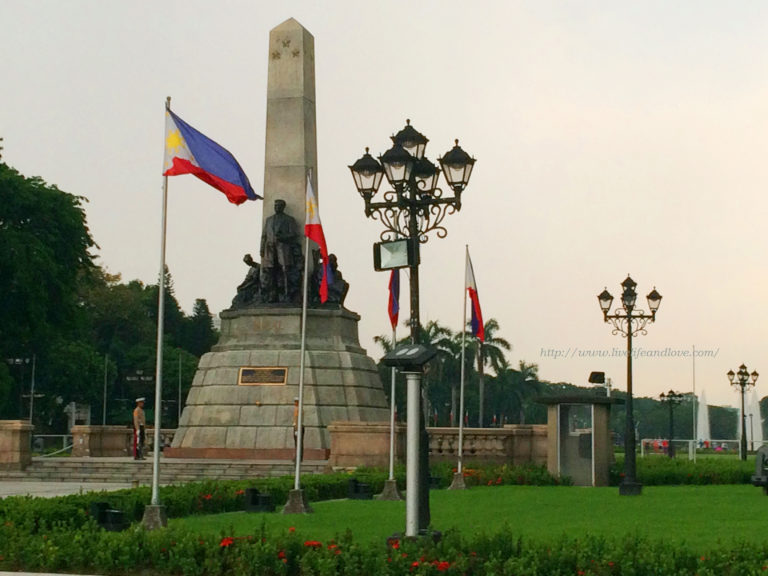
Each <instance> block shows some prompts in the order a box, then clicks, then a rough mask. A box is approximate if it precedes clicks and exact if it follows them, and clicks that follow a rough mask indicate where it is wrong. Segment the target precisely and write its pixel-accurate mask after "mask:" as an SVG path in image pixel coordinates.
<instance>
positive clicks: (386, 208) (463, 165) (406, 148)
mask: <svg viewBox="0 0 768 576" xmlns="http://www.w3.org/2000/svg"><path fill="white" fill-rule="evenodd" d="M391 139H392V147H391V148H390V149H389V150H387V151H386V152H384V153H383V154H382V155H381V156H379V160H378V161H377V160H376V159H375V158H373V156H371V155H370V153H369V152H368V150H369V149H368V148H366V149H365V154H364V155H363V156H362V157H361V158H359V159H358V160H357V161H356V162H355V163H354V164H353V165H352V166H350V167H349V169H350V170H351V171H352V178H353V179H354V181H355V187H356V188H357V191H358V193H359V194H360V196H361V197H362V198H363V200H364V202H365V215H366V217H368V218H371V219H373V220H379V221H380V222H381V223H382V224H383V225H384V231H383V232H382V233H381V235H380V238H381V240H382V245H383V244H386V243H388V242H395V241H397V240H401V241H402V240H403V239H405V240H406V243H407V261H399V262H397V263H396V264H395V265H393V266H390V267H392V268H394V267H405V266H407V267H408V268H409V269H410V298H411V300H410V309H411V315H410V321H409V326H410V331H411V343H412V344H419V343H420V342H419V332H420V328H421V322H420V319H419V245H420V244H422V243H424V242H427V240H428V239H429V234H430V233H431V232H435V233H436V234H437V237H438V238H444V237H445V236H446V235H447V233H448V231H447V230H446V229H445V227H444V226H443V220H444V219H445V216H446V215H448V214H453V213H454V212H457V211H459V210H461V194H462V192H463V191H464V189H465V188H466V187H467V184H468V182H469V177H470V175H471V174H472V168H473V166H474V164H475V159H474V158H472V157H470V156H469V154H467V153H466V152H464V150H462V149H461V147H460V146H459V141H458V140H456V144H455V146H454V147H453V148H452V149H451V150H449V151H448V152H447V153H446V154H445V155H444V156H443V157H442V158H438V162H439V164H440V168H438V167H437V166H435V165H434V164H433V163H432V162H431V161H430V160H429V159H428V158H427V157H426V156H424V151H425V149H426V146H427V142H429V139H428V138H427V137H426V136H424V135H423V134H421V133H419V132H417V131H416V130H415V129H414V128H413V126H411V122H410V120H407V121H406V126H405V128H403V129H402V130H400V132H398V133H397V134H395V135H394V136H392V137H391ZM440 172H442V173H443V176H444V178H445V181H446V183H447V184H448V188H449V189H450V192H452V195H451V194H450V193H448V194H445V193H444V192H443V190H442V189H440V188H439V187H438V186H437V185H438V177H439V175H440ZM385 175H386V177H387V181H388V182H389V184H390V186H391V187H392V190H389V191H387V192H384V193H383V194H381V195H380V196H379V197H377V196H376V195H377V192H378V190H379V186H380V185H381V181H382V178H383V177H384V176H385ZM381 268H385V266H384V265H383V264H382V266H381ZM420 387H421V375H420V374H418V375H417V377H411V378H409V379H408V391H407V404H408V414H409V418H408V432H407V435H408V438H413V437H414V436H413V435H412V434H411V427H412V426H419V442H415V443H414V442H408V446H407V450H408V455H407V457H406V459H407V462H408V463H409V464H410V465H409V466H408V468H407V470H406V476H407V477H408V478H407V479H406V480H407V481H408V479H413V480H412V482H411V483H409V486H416V487H417V488H418V490H417V492H418V494H414V493H412V492H413V491H412V490H408V492H407V494H406V511H407V519H406V535H407V536H414V535H415V533H414V530H415V529H418V530H424V529H426V528H427V526H428V525H429V485H428V481H427V480H428V474H429V471H428V463H429V460H428V458H429V455H428V437H427V433H426V428H425V426H424V422H423V419H422V418H420V417H414V416H413V415H418V414H419V413H420V410H419V408H418V407H419V391H420ZM414 420H416V421H414ZM412 451H413V453H412ZM419 454H420V457H419ZM414 462H417V463H418V465H416V466H414V465H413V463H414ZM412 468H418V469H416V470H413V469H412ZM420 472H421V479H422V482H421V483H420V485H419V482H418V479H419V476H420V474H419V473H420ZM425 478H426V480H425ZM417 497H418V500H416V498H417ZM414 516H416V517H417V518H418V520H417V521H416V520H415V519H414ZM416 524H417V526H416Z"/></svg>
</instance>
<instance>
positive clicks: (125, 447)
mask: <svg viewBox="0 0 768 576" xmlns="http://www.w3.org/2000/svg"><path fill="white" fill-rule="evenodd" d="M174 433H175V430H161V431H160V439H161V441H162V443H163V446H170V444H171V442H172V441H173V435H174ZM154 442H155V434H154V429H153V428H148V429H147V432H146V451H147V452H150V451H151V450H152V449H153V448H154ZM72 456H92V457H96V458H98V457H105V456H133V429H132V428H128V427H127V426H92V425H91V426H73V427H72Z"/></svg>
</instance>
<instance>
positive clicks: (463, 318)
mask: <svg viewBox="0 0 768 576" xmlns="http://www.w3.org/2000/svg"><path fill="white" fill-rule="evenodd" d="M464 248H465V251H466V255H465V258H464V311H463V313H462V315H461V385H460V387H459V464H458V473H459V474H461V473H462V468H463V465H464V353H465V349H466V336H467V286H466V284H467V257H468V256H469V246H468V245H466V244H465V245H464Z"/></svg>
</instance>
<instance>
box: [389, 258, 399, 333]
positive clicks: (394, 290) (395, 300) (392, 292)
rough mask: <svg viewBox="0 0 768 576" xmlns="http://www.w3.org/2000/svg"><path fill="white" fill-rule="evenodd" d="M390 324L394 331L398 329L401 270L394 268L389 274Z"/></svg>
mask: <svg viewBox="0 0 768 576" xmlns="http://www.w3.org/2000/svg"><path fill="white" fill-rule="evenodd" d="M387 311H388V312H389V322H390V324H392V330H394V329H395V328H397V318H398V315H399V314H400V270H399V269H398V268H393V269H392V271H391V272H390V274H389V305H388V306H387Z"/></svg>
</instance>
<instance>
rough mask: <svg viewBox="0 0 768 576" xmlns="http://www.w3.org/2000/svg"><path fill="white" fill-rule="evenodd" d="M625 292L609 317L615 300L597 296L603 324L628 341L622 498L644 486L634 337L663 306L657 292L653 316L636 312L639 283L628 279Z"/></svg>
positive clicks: (607, 294)
mask: <svg viewBox="0 0 768 576" xmlns="http://www.w3.org/2000/svg"><path fill="white" fill-rule="evenodd" d="M621 286H622V288H623V290H622V292H621V304H622V307H621V308H616V311H615V312H614V313H613V314H610V310H611V304H612V303H613V296H611V294H610V292H608V289H607V288H606V289H605V290H603V291H602V292H601V293H600V294H599V295H598V296H597V300H598V302H599V303H600V310H602V312H603V320H604V321H605V322H610V323H611V324H613V332H612V333H613V334H621V335H622V336H623V337H625V338H626V339H627V403H626V410H627V417H626V431H625V433H624V479H623V480H622V481H621V484H619V494H621V495H622V496H635V495H639V494H640V492H641V491H642V484H640V483H639V482H638V481H637V474H636V471H637V462H636V451H635V418H634V413H633V407H632V337H633V336H637V335H640V334H647V331H646V329H645V327H646V325H647V324H648V323H649V322H654V321H655V320H656V312H657V311H658V309H659V305H660V304H661V294H659V293H658V292H656V288H654V289H653V291H651V293H650V294H648V296H646V298H647V300H648V309H649V310H650V314H646V313H645V312H644V311H643V310H639V309H636V308H635V303H636V301H637V292H636V291H635V287H636V286H637V283H636V282H635V281H634V280H632V278H630V276H629V275H627V278H626V280H624V282H622V283H621Z"/></svg>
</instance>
